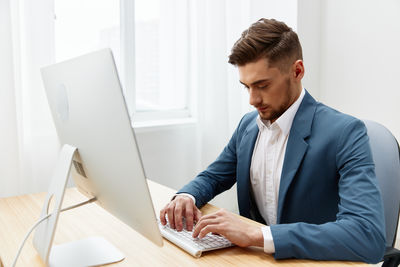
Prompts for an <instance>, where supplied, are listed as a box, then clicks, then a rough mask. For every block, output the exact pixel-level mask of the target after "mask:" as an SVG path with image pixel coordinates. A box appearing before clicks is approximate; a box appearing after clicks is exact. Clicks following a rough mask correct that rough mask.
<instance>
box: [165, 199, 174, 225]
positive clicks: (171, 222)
mask: <svg viewBox="0 0 400 267" xmlns="http://www.w3.org/2000/svg"><path fill="white" fill-rule="evenodd" d="M174 211H175V203H174V202H171V203H170V204H169V206H168V209H167V214H168V222H169V227H171V228H172V229H175V218H174Z"/></svg>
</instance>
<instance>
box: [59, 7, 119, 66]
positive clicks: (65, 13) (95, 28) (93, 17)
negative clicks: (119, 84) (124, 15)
mask: <svg viewBox="0 0 400 267" xmlns="http://www.w3.org/2000/svg"><path fill="white" fill-rule="evenodd" d="M119 3H120V2H119V1H116V0H55V1H54V4H55V13H56V21H55V39H56V40H55V49H56V61H61V60H66V59H69V58H72V57H76V56H79V55H82V54H85V53H89V52H92V51H95V50H99V49H101V48H105V47H109V48H111V49H112V51H113V53H114V58H115V61H116V63H117V66H119V61H120V4H119Z"/></svg>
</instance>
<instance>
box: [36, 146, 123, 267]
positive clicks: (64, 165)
mask: <svg viewBox="0 0 400 267" xmlns="http://www.w3.org/2000/svg"><path fill="white" fill-rule="evenodd" d="M76 156H78V149H77V148H76V147H73V146H70V145H64V146H63V148H62V149H61V152H60V155H59V159H58V161H57V165H56V169H55V172H54V174H53V178H52V181H51V185H50V188H49V191H48V193H47V196H46V199H45V202H44V205H43V208H42V212H41V214H40V218H43V217H45V216H47V215H48V214H49V208H50V202H53V204H54V209H53V211H52V212H51V213H52V215H51V216H50V217H49V218H47V219H46V220H44V221H43V222H42V223H40V224H39V225H38V227H37V230H36V231H35V236H34V238H33V245H34V247H35V249H36V250H37V252H38V253H39V256H40V257H41V258H42V260H43V262H44V263H45V265H46V266H51V267H53V266H55V267H61V266H98V265H104V264H109V263H113V262H118V261H121V260H123V259H124V258H125V256H124V255H123V254H122V253H121V252H120V251H119V250H118V249H117V248H115V247H114V246H113V245H112V244H111V243H109V242H108V241H107V240H105V239H104V238H102V237H91V238H87V239H82V240H78V241H73V242H69V243H65V244H61V245H55V246H52V244H53V240H54V235H55V232H56V228H57V222H58V217H59V215H60V211H61V206H62V202H63V199H64V194H65V189H66V187H67V182H68V178H69V176H70V171H71V166H72V160H73V159H74V157H76Z"/></svg>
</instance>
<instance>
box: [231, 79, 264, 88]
mask: <svg viewBox="0 0 400 267" xmlns="http://www.w3.org/2000/svg"><path fill="white" fill-rule="evenodd" d="M269 81H271V79H261V80H257V81H255V82H253V83H252V84H251V85H257V84H259V83H262V82H269ZM239 82H240V83H241V84H243V85H244V86H247V87H248V85H247V84H245V83H244V82H242V81H240V80H239Z"/></svg>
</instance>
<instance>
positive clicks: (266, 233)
mask: <svg viewBox="0 0 400 267" xmlns="http://www.w3.org/2000/svg"><path fill="white" fill-rule="evenodd" d="M261 231H262V233H263V237H264V252H265V253H275V245H274V240H273V238H272V233H271V227H269V226H263V227H261Z"/></svg>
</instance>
